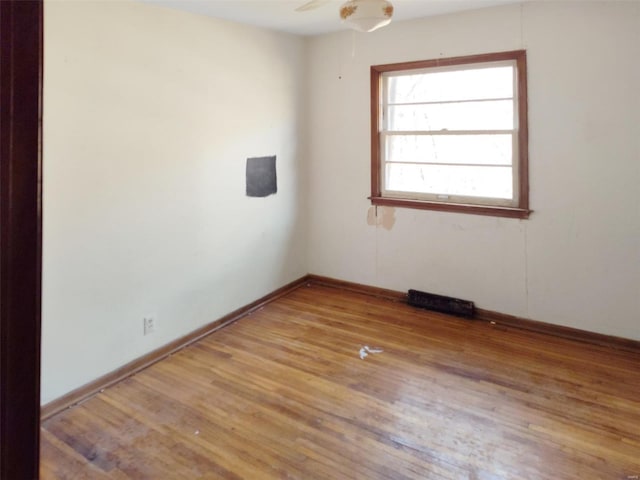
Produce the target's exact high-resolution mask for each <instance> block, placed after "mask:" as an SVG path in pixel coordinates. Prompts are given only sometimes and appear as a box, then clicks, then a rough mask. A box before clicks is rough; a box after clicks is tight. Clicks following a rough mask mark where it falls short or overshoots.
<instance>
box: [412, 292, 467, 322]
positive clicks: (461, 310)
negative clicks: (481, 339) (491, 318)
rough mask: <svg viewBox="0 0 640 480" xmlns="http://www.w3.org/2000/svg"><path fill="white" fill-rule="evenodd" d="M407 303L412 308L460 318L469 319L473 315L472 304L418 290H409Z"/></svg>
mask: <svg viewBox="0 0 640 480" xmlns="http://www.w3.org/2000/svg"><path fill="white" fill-rule="evenodd" d="M407 303H409V305H412V306H414V307H420V308H426V309H427V310H434V311H436V312H442V313H449V314H451V315H458V316H460V317H467V318H471V317H473V315H474V314H475V306H474V305H473V302H470V301H468V300H460V299H459V298H452V297H445V296H442V295H435V294H433V293H426V292H420V291H418V290H409V295H408V298H407Z"/></svg>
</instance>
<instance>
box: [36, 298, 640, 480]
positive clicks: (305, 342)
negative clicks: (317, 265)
mask: <svg viewBox="0 0 640 480" xmlns="http://www.w3.org/2000/svg"><path fill="white" fill-rule="evenodd" d="M364 345H368V346H371V347H374V346H375V347H380V348H382V349H383V350H384V351H383V352H382V353H376V354H370V355H369V356H368V357H366V358H364V359H360V358H359V355H358V353H359V350H360V348H361V347H363V346H364ZM41 451H42V454H41V478H43V479H106V478H113V479H136V480H140V479H159V480H163V479H199V478H206V479H217V478H220V479H285V478H291V479H393V480H400V479H452V480H461V479H474V480H475V479H527V480H537V479H549V480H559V479H581V480H584V479H587V480H595V479H625V480H627V479H629V480H631V479H634V478H638V476H640V356H639V355H637V354H634V353H630V352H621V351H616V350H612V349H607V348H605V347H597V346H591V345H587V344H581V343H575V342H572V341H568V340H562V339H558V338H554V337H550V336H545V335H540V334H535V333H530V332H522V331H517V330H508V329H501V328H499V327H496V326H491V325H490V324H487V323H479V322H476V323H474V322H472V321H469V320H463V319H457V318H451V317H447V316H444V315H439V314H434V313H429V312H425V311H422V310H417V309H414V308H412V307H409V306H406V305H404V304H400V303H395V302H392V301H389V300H384V299H378V298H374V297H371V296H366V295H362V294H357V293H351V292H347V291H343V290H338V289H333V288H328V287H321V286H316V285H311V286H305V287H302V288H300V289H298V290H296V291H294V292H292V293H291V294H289V295H287V296H285V297H283V298H280V299H278V300H277V301H275V302H274V303H271V304H269V305H267V306H266V307H264V308H262V309H261V310H259V311H258V312H256V313H254V314H252V315H249V316H247V317H244V318H243V319H241V320H240V321H238V322H236V323H235V324H233V325H231V326H229V327H227V328H224V329H222V330H220V331H218V332H215V333H214V334H212V335H210V336H208V337H207V338H205V339H203V340H201V341H200V342H198V343H197V344H194V345H192V346H190V347H188V348H186V349H184V350H182V351H180V352H179V353H177V354H175V355H173V356H171V357H170V358H168V359H166V360H164V361H162V362H160V363H157V364H156V365H154V366H152V367H150V368H148V369H146V370H145V371H143V372H141V373H139V374H137V375H135V376H133V377H130V378H128V379H127V380H125V381H123V382H121V383H119V384H118V385H116V386H114V387H112V388H109V389H107V390H105V391H104V392H103V393H100V394H99V395H96V396H95V397H93V398H91V399H90V400H88V401H86V402H84V403H82V404H81V405H78V406H76V407H74V408H71V409H69V410H66V411H65V412H63V413H61V414H58V415H57V416H55V417H53V418H51V419H49V420H47V421H46V422H44V423H43V425H42V445H41Z"/></svg>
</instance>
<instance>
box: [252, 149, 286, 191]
mask: <svg viewBox="0 0 640 480" xmlns="http://www.w3.org/2000/svg"><path fill="white" fill-rule="evenodd" d="M277 192H278V180H277V177H276V156H275V155H273V156H271V157H254V158H247V197H268V196H269V195H273V194H274V193H277Z"/></svg>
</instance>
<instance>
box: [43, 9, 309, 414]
mask: <svg viewBox="0 0 640 480" xmlns="http://www.w3.org/2000/svg"><path fill="white" fill-rule="evenodd" d="M304 53H305V42H304V40H303V39H301V38H298V37H295V36H290V35H284V34H277V33H272V32H268V31H265V30H260V29H256V28H252V27H244V26H240V25H237V24H233V23H229V22H224V21H218V20H214V19H210V18H206V17H199V16H196V15H191V14H187V13H181V12H176V11H171V10H168V9H164V8H159V7H154V6H148V5H144V4H135V3H132V2H128V1H117V2H104V1H103V2H90V1H83V2H79V1H54V0H51V1H47V2H46V4H45V73H44V78H45V84H44V178H45V183H44V246H43V250H44V252H43V257H44V259H43V262H44V265H43V345H42V355H43V356H42V401H43V403H46V402H48V401H50V400H52V399H54V398H56V397H58V396H60V395H62V394H64V393H66V392H68V391H70V390H72V389H74V388H77V387H79V386H81V385H83V384H85V383H87V382H89V381H91V380H94V379H95V378H97V377H98V376H100V375H103V374H105V373H108V372H110V371H112V370H114V369H116V368H117V367H119V366H121V365H123V364H125V363H127V362H129V361H131V360H133V359H135V358H137V357H139V356H141V355H143V354H145V353H147V352H149V351H151V350H153V349H155V348H158V347H160V346H161V345H163V344H166V343H168V342H169V341H171V340H173V339H175V338H177V337H179V336H181V335H184V334H187V333H189V332H191V331H193V330H195V329H196V328H198V327H200V326H202V325H204V324H206V323H208V322H211V321H213V320H215V319H217V318H219V317H221V316H223V315H225V314H226V313H228V312H230V311H232V310H234V309H236V308H238V307H240V306H242V305H245V304H247V303H249V302H252V301H253V300H256V299H257V298H259V297H261V296H263V295H265V294H267V293H269V292H271V291H273V290H275V289H277V288H278V287H280V286H282V285H284V284H286V283H288V282H290V281H292V280H294V279H296V278H299V277H301V276H302V275H304V274H306V273H307V266H306V251H305V250H306V231H307V226H306V220H305V219H306V215H305V214H306V206H305V198H306V197H305V179H306V176H307V175H306V172H305V166H304V165H305V164H304V161H303V158H302V157H301V154H302V153H303V151H304V145H303V144H302V143H301V139H304V138H305V135H304V131H303V126H304V112H303V110H302V109H303V107H304V102H303V101H302V99H303V95H305V88H306V78H305V71H306V61H305V58H304ZM266 155H277V174H278V193H277V194H276V195H273V196H270V197H267V198H262V199H259V198H247V197H246V196H245V170H244V169H245V161H246V158H247V157H252V156H266ZM149 314H152V315H155V316H156V317H157V327H156V328H157V331H156V333H154V334H152V335H149V336H146V337H145V336H143V335H142V318H143V317H144V316H145V315H149Z"/></svg>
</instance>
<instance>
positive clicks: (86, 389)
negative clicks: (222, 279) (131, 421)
mask: <svg viewBox="0 0 640 480" xmlns="http://www.w3.org/2000/svg"><path fill="white" fill-rule="evenodd" d="M308 280H309V275H305V276H304V277H301V278H299V279H297V280H295V281H293V282H291V283H288V284H287V285H285V286H283V287H281V288H278V289H277V290H275V291H273V292H271V293H269V294H268V295H265V296H264V297H262V298H259V299H258V300H256V301H255V302H251V303H250V304H248V305H245V306H244V307H240V308H238V309H237V310H234V311H233V312H231V313H229V314H227V315H225V316H224V317H221V318H219V319H217V320H214V321H213V322H211V323H209V324H207V325H205V326H203V327H200V328H198V329H197V330H194V331H193V332H191V333H189V334H187V335H185V336H183V337H180V338H178V339H176V340H174V341H172V342H170V343H168V344H166V345H164V346H162V347H160V348H158V349H156V350H154V351H152V352H149V353H147V354H146V355H143V356H142V357H140V358H137V359H136V360H133V361H132V362H129V363H127V364H126V365H123V366H122V367H120V368H118V369H116V370H114V371H112V372H110V373H107V374H106V375H103V376H101V377H99V378H97V379H95V380H93V381H91V382H89V383H87V384H85V385H83V386H81V387H79V388H77V389H75V390H72V391H71V392H69V393H67V394H65V395H63V396H62V397H60V398H57V399H55V400H53V401H51V402H49V403H47V404H46V405H43V406H42V407H41V408H40V419H41V421H44V420H46V419H48V418H51V417H52V416H54V415H55V414H57V413H59V412H61V411H63V410H65V409H67V408H69V407H71V406H73V405H77V404H78V403H81V402H83V401H84V400H87V399H89V398H90V397H92V396H93V395H95V394H96V393H98V392H100V391H101V390H103V389H105V388H108V387H110V386H112V385H114V384H116V383H118V382H120V381H121V380H124V379H125V378H127V377H130V376H131V375H134V374H136V373H138V372H140V371H141V370H144V369H145V368H147V367H150V366H151V365H153V364H154V363H157V362H159V361H160V360H162V359H164V358H166V357H168V356H169V355H172V354H174V353H176V352H178V351H179V350H182V349H183V348H185V347H187V346H189V345H191V344H192V343H194V342H197V341H198V340H200V339H202V338H204V337H206V336H207V335H209V334H211V333H213V332H215V331H217V330H220V329H221V328H224V327H226V326H228V325H230V324H232V323H233V322H235V321H237V320H239V319H240V318H242V317H244V316H246V315H248V314H249V313H251V312H253V311H255V310H258V309H259V308H261V307H263V306H265V305H267V304H268V303H271V302H273V301H274V300H276V299H278V298H280V297H282V296H284V295H287V294H288V293H290V292H292V291H294V290H296V289H298V288H300V287H301V286H303V285H305V284H306V283H308Z"/></svg>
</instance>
